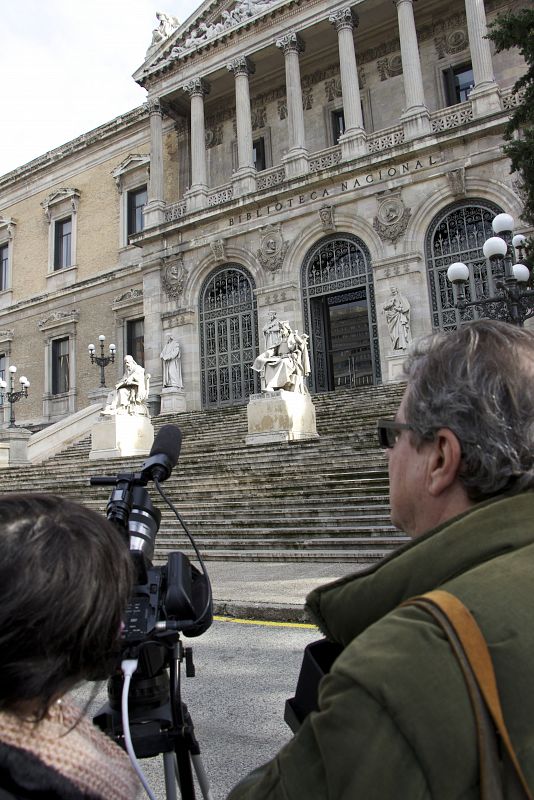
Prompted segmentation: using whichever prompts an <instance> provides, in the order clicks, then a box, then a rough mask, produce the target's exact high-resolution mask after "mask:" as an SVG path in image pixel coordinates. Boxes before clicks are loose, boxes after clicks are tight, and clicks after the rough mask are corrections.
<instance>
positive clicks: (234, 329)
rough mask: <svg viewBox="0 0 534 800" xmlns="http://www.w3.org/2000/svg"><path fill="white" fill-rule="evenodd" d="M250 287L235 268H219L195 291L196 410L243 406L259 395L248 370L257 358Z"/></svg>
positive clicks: (247, 278)
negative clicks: (199, 390) (199, 405)
mask: <svg viewBox="0 0 534 800" xmlns="http://www.w3.org/2000/svg"><path fill="white" fill-rule="evenodd" d="M257 330H258V313H257V308H256V299H255V297H254V281H253V279H252V276H251V275H250V274H249V272H248V271H247V270H246V269H245V268H244V267H242V266H240V265H239V264H225V265H224V266H223V267H221V268H219V269H217V271H216V272H214V273H212V274H211V275H209V276H208V278H207V279H206V280H205V281H204V284H203V286H202V289H201V291H200V365H201V384H202V405H203V407H204V408H215V407H218V406H225V405H236V404H238V403H245V402H246V401H247V400H248V398H249V396H250V394H252V393H254V392H258V391H259V383H258V377H257V373H256V372H254V371H253V370H252V369H251V364H252V363H253V362H254V359H255V358H256V356H257V354H258V347H257Z"/></svg>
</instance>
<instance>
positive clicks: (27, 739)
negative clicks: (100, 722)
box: [0, 700, 140, 800]
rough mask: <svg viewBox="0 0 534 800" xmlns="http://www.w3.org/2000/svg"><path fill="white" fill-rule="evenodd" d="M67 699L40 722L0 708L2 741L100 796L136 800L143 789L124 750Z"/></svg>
mask: <svg viewBox="0 0 534 800" xmlns="http://www.w3.org/2000/svg"><path fill="white" fill-rule="evenodd" d="M81 713H82V712H81V711H80V709H79V708H77V707H76V706H75V705H74V704H72V703H70V702H69V701H67V700H60V701H58V702H57V703H54V704H53V705H52V706H51V708H50V709H49V711H48V713H47V715H46V717H45V718H44V719H43V720H41V721H40V722H37V723H36V722H32V721H30V720H24V719H21V718H20V717H18V716H15V715H14V714H11V713H9V712H7V711H1V712H0V742H2V743H3V744H5V745H8V746H9V747H13V748H17V749H18V750H22V751H24V752H26V753H28V754H30V755H32V756H34V757H35V758H37V759H39V761H41V762H42V763H43V764H45V765H46V766H47V767H48V768H50V769H52V770H54V771H55V772H57V773H59V774H60V775H62V776H63V777H64V778H66V779H67V780H68V781H70V782H71V783H73V784H74V785H75V786H76V787H77V788H78V789H80V791H81V792H82V793H84V794H87V795H89V796H91V797H95V798H98V800H132V799H133V798H135V797H136V795H137V792H138V790H139V788H140V784H139V781H138V779H137V776H136V774H135V772H134V770H133V768H132V766H131V765H130V761H129V759H128V756H127V755H126V753H124V752H123V751H122V750H121V748H120V747H119V746H118V745H116V744H115V743H114V742H112V741H111V739H110V738H109V737H108V736H106V735H105V734H104V733H102V732H101V731H100V730H98V729H97V728H95V726H94V725H93V724H92V723H91V722H89V720H87V719H85V718H84V717H82V716H81Z"/></svg>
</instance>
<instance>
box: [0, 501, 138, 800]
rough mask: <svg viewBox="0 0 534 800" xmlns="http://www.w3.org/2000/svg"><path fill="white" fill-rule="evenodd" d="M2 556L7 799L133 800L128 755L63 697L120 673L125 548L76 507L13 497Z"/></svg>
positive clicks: (2, 783)
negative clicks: (117, 668)
mask: <svg viewBox="0 0 534 800" xmlns="http://www.w3.org/2000/svg"><path fill="white" fill-rule="evenodd" d="M0 553H1V558H0V800H7V799H8V798H10V799H11V798H16V800H32V799H33V798H35V800H37V798H46V800H51V799H56V798H57V799H58V800H59V799H60V798H68V800H82V798H83V800H132V798H134V797H135V796H136V794H137V790H138V788H139V783H138V781H137V777H136V775H135V773H134V771H133V768H132V767H131V766H130V763H129V760H128V757H127V756H126V754H125V753H124V752H123V751H122V750H121V748H120V747H119V746H118V745H116V744H115V743H114V742H112V741H111V739H109V738H108V737H107V736H106V735H105V734H103V733H101V732H100V731H98V730H97V729H96V728H95V727H94V726H93V724H92V723H91V722H90V721H89V720H86V719H84V718H83V712H82V711H81V710H79V709H78V708H77V707H76V706H75V705H74V704H73V703H72V702H71V701H70V700H68V699H67V698H66V697H65V695H66V693H68V692H69V691H70V690H71V689H73V688H74V687H75V686H76V685H77V684H79V683H80V682H82V681H84V680H94V679H103V678H105V677H106V676H107V675H109V674H110V673H111V672H112V671H113V669H114V666H115V663H116V661H117V656H118V653H119V648H118V644H119V636H120V629H121V624H122V616H123V614H124V611H125V608H126V604H127V601H128V598H129V595H130V592H131V588H132V582H133V576H132V565H131V559H130V554H129V551H128V548H127V545H126V543H125V541H124V540H123V539H122V538H121V536H120V534H119V532H118V531H117V530H116V529H115V528H114V527H113V526H112V525H111V524H110V523H109V522H108V521H107V520H106V519H105V518H104V517H102V516H100V515H99V514H97V513H96V512H94V511H91V510H90V509H87V508H85V507H84V506H81V505H79V504H77V503H73V502H70V501H68V500H64V499H62V498H61V497H55V496H53V495H40V494H30V493H28V494H6V495H2V496H0Z"/></svg>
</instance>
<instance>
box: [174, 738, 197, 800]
mask: <svg viewBox="0 0 534 800" xmlns="http://www.w3.org/2000/svg"><path fill="white" fill-rule="evenodd" d="M175 752H176V779H177V781H178V786H179V787H180V793H181V795H182V800H195V785H194V783H193V773H192V771H191V761H190V758H189V751H188V750H186V749H185V748H184V747H180V746H178V747H177V748H176V751H175Z"/></svg>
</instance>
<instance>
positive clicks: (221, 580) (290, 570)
mask: <svg viewBox="0 0 534 800" xmlns="http://www.w3.org/2000/svg"><path fill="white" fill-rule="evenodd" d="M366 566H368V565H367V564H356V563H354V562H335V563H324V562H323V563H321V562H307V563H305V562H302V561H296V562H280V563H273V562H261V561H247V562H235V561H233V562H224V561H222V562H221V561H211V562H210V561H208V562H206V567H207V569H208V573H209V576H210V579H211V584H212V588H213V613H214V614H215V615H216V616H229V617H240V618H243V619H258V620H273V621H276V622H308V619H307V617H306V614H305V612H304V600H305V598H306V595H307V594H308V592H310V591H311V590H312V589H314V588H315V587H316V586H320V585H321V584H323V583H330V582H331V581H334V580H336V578H341V577H342V576H343V575H347V574H348V573H351V572H359V571H360V570H362V569H364V568H365V567H366Z"/></svg>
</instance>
